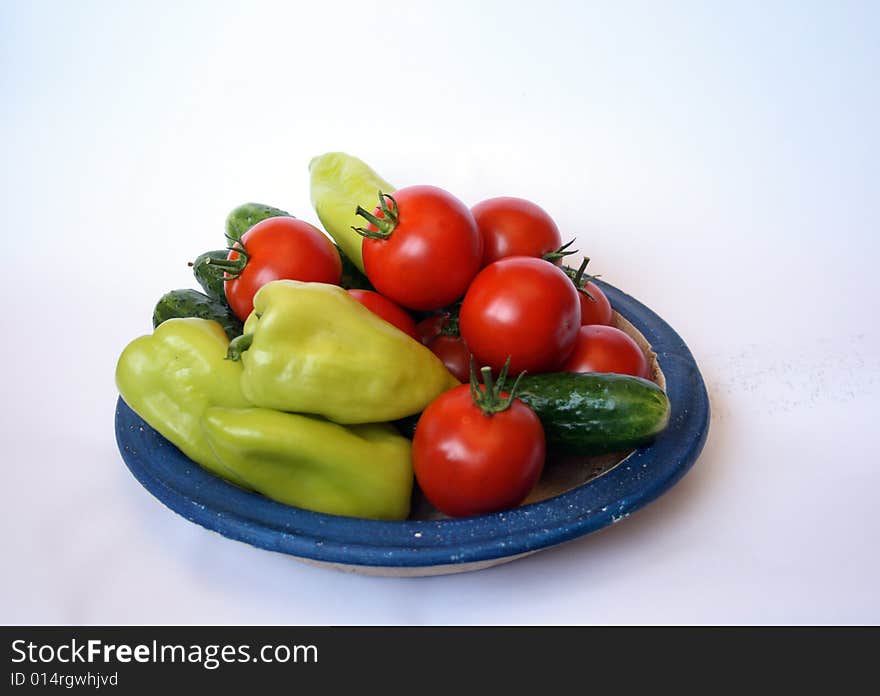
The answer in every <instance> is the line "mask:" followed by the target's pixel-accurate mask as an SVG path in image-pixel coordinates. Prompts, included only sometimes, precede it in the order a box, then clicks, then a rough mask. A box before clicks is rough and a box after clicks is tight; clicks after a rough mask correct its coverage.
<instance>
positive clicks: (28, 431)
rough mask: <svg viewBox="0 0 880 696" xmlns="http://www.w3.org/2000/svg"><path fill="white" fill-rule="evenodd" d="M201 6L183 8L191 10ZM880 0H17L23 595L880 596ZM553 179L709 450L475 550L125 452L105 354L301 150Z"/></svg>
mask: <svg viewBox="0 0 880 696" xmlns="http://www.w3.org/2000/svg"><path fill="white" fill-rule="evenodd" d="M178 5H182V7H180V8H179V7H178ZM878 21H880V5H878V4H877V3H871V2H865V3H852V2H849V3H820V2H815V3H814V2H790V3H783V2H769V3H765V2H749V3H729V2H690V3H682V2H674V3H673V2H668V3H654V2H635V3H633V2H625V3H622V2H615V3H601V4H599V3H589V4H587V3H580V2H568V3H562V2H543V3H533V2H529V3H511V2H505V3H502V2H497V3H495V2H480V3H476V2H462V3H452V2H443V3H436V4H426V3H419V2H407V3H402V2H401V3H396V2H391V1H389V0H386V1H383V2H375V3H374V2H368V1H367V0H360V1H359V2H355V3H345V4H343V3H338V2H309V3H302V4H296V3H283V4H280V5H273V4H262V3H253V2H248V3H244V2H242V3H230V4H227V3H217V2H210V3H204V4H201V3H170V2H169V3H155V2H144V3H136V2H123V3H118V2H109V1H108V2H70V3H68V2H54V3H52V2H15V1H12V2H10V0H3V1H2V2H0V135H2V158H0V159H2V164H0V211H2V227H0V229H2V235H3V263H2V274H3V287H4V297H5V298H6V302H5V304H4V312H3V313H2V319H0V322H2V340H0V346H2V347H0V351H2V370H3V374H4V376H3V378H2V384H3V399H2V402H0V403H2V406H0V408H2V418H0V429H2V430H0V435H2V441H3V458H2V461H3V464H2V475H3V479H2V485H0V519H2V524H3V529H2V540H0V554H2V558H3V572H2V573H0V620H2V621H3V622H4V623H114V624H115V623H144V622H146V623H292V624H362V623H379V624H385V623H392V624H446V623H466V624H471V623H473V624H481V623H505V624H507V623H526V624H545V623H546V624H553V623H578V624H581V623H675V624H678V623H837V622H841V623H877V622H880V593H878V591H877V588H878V586H880V554H878V541H880V522H878V507H880V506H878V489H880V461H878V459H880V457H878V454H880V451H878V445H877V438H878V425H877V423H878V408H877V404H878V399H880V350H878V339H880V331H878V328H877V324H876V321H875V319H876V315H877V310H876V301H877V298H878V295H880V293H878V290H880V282H878V280H877V277H878V271H877V268H878V263H880V254H878V252H880V243H878V236H880V235H878V210H880V203H878V200H880V197H878V194H880V191H878V174H880V172H878V164H877V163H878V158H880V147H878V145H880V137H878V127H877V124H878V123H880V108H878V107H880V97H878V74H880V44H878V42H877V26H878ZM327 150H346V151H349V152H351V153H353V154H356V155H358V156H360V157H361V158H363V159H364V160H365V161H367V162H368V163H370V164H372V165H373V166H374V167H375V168H376V169H377V170H378V171H379V172H380V173H381V174H382V175H383V176H384V177H385V178H387V179H388V180H389V181H391V182H392V183H394V184H396V185H397V186H403V185H406V184H412V183H433V184H436V185H439V186H443V187H445V188H448V189H449V190H451V191H453V192H454V193H456V194H457V195H458V196H459V197H460V198H462V199H463V200H465V201H466V202H468V203H475V202H477V201H479V200H480V199H482V198H485V197H489V196H492V195H501V194H510V195H521V196H525V197H528V198H531V199H533V200H535V201H537V202H539V203H540V204H542V205H543V206H544V207H545V208H546V209H547V210H548V211H550V213H551V214H552V215H553V216H554V217H555V218H556V220H557V221H558V223H559V225H560V227H561V228H562V230H563V232H564V235H565V236H566V237H577V240H578V246H579V247H580V248H581V250H583V251H584V252H585V253H587V254H589V255H590V256H591V257H592V258H593V260H594V261H593V264H592V266H591V268H592V270H593V271H594V272H598V273H602V274H603V276H604V278H605V279H606V280H608V281H609V282H611V283H612V284H614V285H617V286H618V287H620V288H622V289H624V290H626V291H627V292H629V293H631V294H633V295H635V296H636V297H638V298H640V299H641V300H643V301H644V302H646V303H647V304H648V305H649V306H651V307H652V308H653V309H654V310H655V311H657V312H658V313H659V314H660V315H661V316H663V317H664V318H666V319H667V321H669V322H670V323H671V324H672V325H673V326H674V327H675V328H676V329H677V330H678V331H679V333H681V335H682V336H683V337H684V339H685V340H686V341H687V342H688V344H689V345H690V347H691V349H692V351H693V352H694V354H695V356H696V358H697V360H698V362H699V364H700V366H701V368H702V370H703V375H704V377H705V379H706V382H707V384H708V388H709V391H710V395H711V400H712V408H713V418H712V426H711V432H710V435H709V440H708V443H707V445H706V448H705V450H704V453H703V455H702V457H701V458H700V460H699V461H698V462H697V464H696V466H695V467H694V469H693V470H692V471H691V473H689V474H688V475H687V477H686V478H685V479H684V480H683V481H682V482H681V483H680V484H678V485H677V486H676V487H675V488H673V489H672V490H671V491H670V492H669V493H667V494H666V495H665V496H664V497H662V498H661V499H660V500H658V501H657V502H655V503H654V504H652V505H650V506H649V507H647V508H645V509H643V510H642V511H640V512H638V513H637V514H635V515H633V516H632V517H631V518H629V519H628V520H626V521H625V522H623V523H621V524H618V525H615V526H614V527H612V528H609V529H607V530H604V531H601V532H599V533H596V534H593V535H590V536H588V537H584V538H582V539H579V540H576V541H574V542H571V543H569V544H566V545H563V546H561V547H558V548H555V549H551V550H547V551H544V552H541V553H538V554H535V555H533V556H531V557H529V558H527V559H524V560H520V561H517V562H515V563H511V564H508V565H504V566H500V567H497V568H494V569H490V570H485V571H481V572H478V573H471V574H464V575H457V576H449V577H440V578H432V579H421V580H403V579H379V578H367V577H362V576H357V575H346V574H342V573H335V572H332V571H328V570H322V569H317V568H313V567H311V566H307V565H304V564H301V563H298V562H296V561H294V560H291V559H289V558H286V557H283V556H280V555H276V554H272V553H269V552H266V551H261V550H258V549H254V548H251V547H249V546H246V545H244V544H240V543H237V542H233V541H230V540H227V539H225V538H223V537H221V536H219V535H217V534H214V533H212V532H208V531H205V530H203V529H202V528H200V527H198V526H195V525H193V524H190V523H188V522H186V521H185V520H184V519H183V518H181V517H178V516H177V515H175V514H173V513H172V512H170V511H169V510H167V509H166V508H164V507H163V506H162V505H161V504H160V503H158V502H157V501H156V500H154V499H153V498H152V497H151V496H150V495H149V494H148V493H147V492H146V491H145V490H143V489H142V488H141V487H140V486H139V485H138V484H137V482H136V481H135V480H134V479H133V478H132V477H131V475H130V474H129V473H128V471H127V469H126V468H125V466H124V464H123V462H122V460H121V458H120V456H119V454H118V452H117V450H116V443H115V441H114V435H113V414H114V405H115V401H116V389H115V386H114V383H113V370H114V367H115V362H116V358H117V357H118V355H119V352H120V351H121V350H122V348H123V346H124V345H125V344H126V343H127V342H128V341H129V340H131V339H132V338H134V337H135V336H137V335H140V334H142V333H145V332H148V331H149V330H150V313H151V311H152V307H153V305H154V303H155V301H156V299H157V298H158V297H159V296H160V295H161V294H162V293H164V292H165V291H167V290H169V289H171V288H174V287H190V286H192V283H193V281H192V279H191V276H190V274H189V269H188V268H187V267H186V262H187V261H188V260H191V259H192V258H193V257H194V256H196V255H197V254H198V253H199V252H201V251H203V250H205V249H209V248H215V247H217V246H218V243H219V242H221V239H222V229H223V221H224V219H225V216H226V213H227V212H228V211H229V210H230V209H231V208H232V207H234V206H235V205H237V204H239V203H242V202H244V201H247V200H257V201H261V202H265V203H269V204H272V205H276V206H279V207H282V208H285V209H287V210H289V211H291V212H292V213H294V214H295V215H297V216H299V217H304V218H306V219H309V220H311V221H316V219H315V216H314V213H313V211H312V210H311V207H310V205H309V195H308V172H307V165H308V162H309V159H310V158H311V157H312V156H314V155H316V154H319V153H322V152H325V151H327Z"/></svg>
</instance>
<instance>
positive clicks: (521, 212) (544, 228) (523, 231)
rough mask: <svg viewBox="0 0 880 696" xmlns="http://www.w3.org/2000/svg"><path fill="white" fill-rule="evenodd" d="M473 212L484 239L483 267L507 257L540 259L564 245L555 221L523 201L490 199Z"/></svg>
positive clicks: (538, 208) (518, 199)
mask: <svg viewBox="0 0 880 696" xmlns="http://www.w3.org/2000/svg"><path fill="white" fill-rule="evenodd" d="M471 212H472V213H473V214H474V219H475V220H476V221H477V227H479V228H480V234H481V235H482V237H483V265H484V266H488V265H489V264H490V263H492V262H493V261H497V260H498V259H502V258H505V257H507V256H537V257H539V258H540V257H542V256H544V254H549V253H550V252H553V251H556V250H557V249H559V247H560V246H562V237H561V236H560V235H559V228H558V227H557V226H556V223H555V222H553V218H551V217H550V216H549V215H548V214H547V213H546V212H545V211H544V209H543V208H540V207H539V206H537V205H535V204H534V203H532V202H530V201H527V200H524V199H522V198H510V197H506V196H502V197H499V198H490V199H489V200H486V201H483V202H482V203H477V204H476V205H475V206H474V207H473V208H471ZM557 261H558V260H557Z"/></svg>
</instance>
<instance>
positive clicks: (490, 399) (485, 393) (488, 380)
mask: <svg viewBox="0 0 880 696" xmlns="http://www.w3.org/2000/svg"><path fill="white" fill-rule="evenodd" d="M509 367H510V358H507V361H506V362H505V363H504V367H502V368H501V372H499V373H498V380H497V381H496V380H495V379H494V378H493V377H492V368H491V367H488V366H486V367H481V368H480V373H481V374H482V375H483V386H484V389H482V390H481V389H480V383H479V381H478V380H477V372H476V370H474V359H473V357H471V380H470V383H471V384H470V386H471V399H473V402H474V405H475V406H477V407H478V408H479V409H480V410H481V411H482V412H483V415H484V416H491V415H492V414H494V413H501V412H502V411H506V410H507V409H508V408H510V405H511V404H512V403H513V400H514V399H515V398H516V390H517V388H518V387H519V381H520V380H521V379H522V376H523V375H524V374H525V370H523V371H522V372H520V373H519V375H518V376H517V378H516V379H515V380H514V382H513V387H511V389H510V391H509V392H508V394H507V396H502V395H501V393H502V392H503V391H504V382H505V380H506V379H507V370H508V368H509Z"/></svg>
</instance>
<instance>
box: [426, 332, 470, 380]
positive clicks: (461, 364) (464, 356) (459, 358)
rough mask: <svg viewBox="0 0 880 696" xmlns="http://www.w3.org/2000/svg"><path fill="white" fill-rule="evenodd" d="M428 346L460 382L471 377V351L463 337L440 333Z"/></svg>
mask: <svg viewBox="0 0 880 696" xmlns="http://www.w3.org/2000/svg"><path fill="white" fill-rule="evenodd" d="M428 348H430V349H431V352H432V353H433V354H434V355H436V356H437V357H438V358H440V360H441V361H443V364H444V365H446V369H447V370H449V372H451V373H452V376H453V377H455V378H456V379H457V380H458V381H459V382H467V381H468V379H470V371H471V353H470V351H469V350H468V349H467V346H466V345H465V344H464V341H462V340H461V337H456V336H447V335H445V334H440V335H439V336H437V337H436V338H434V340H432V341H431V342H430V343H429V344H428Z"/></svg>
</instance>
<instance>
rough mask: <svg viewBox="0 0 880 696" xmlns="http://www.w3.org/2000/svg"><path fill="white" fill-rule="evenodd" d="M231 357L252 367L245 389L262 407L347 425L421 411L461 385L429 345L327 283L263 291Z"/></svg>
mask: <svg viewBox="0 0 880 696" xmlns="http://www.w3.org/2000/svg"><path fill="white" fill-rule="evenodd" d="M230 357H231V358H232V359H233V360H235V359H239V358H240V359H241V361H242V363H243V364H244V370H243V372H242V376H241V389H242V393H243V394H244V396H245V398H247V399H249V400H250V401H251V402H252V403H253V404H254V405H256V406H261V407H263V408H273V409H277V410H279V411H292V412H295V413H308V414H314V415H320V416H324V417H325V418H328V419H329V420H332V421H335V422H337V423H343V424H352V423H380V422H385V421H391V420H396V419H398V418H403V417H404V416H409V415H412V414H414V413H418V412H419V411H421V410H423V409H424V408H425V407H426V406H427V405H428V404H429V403H430V402H431V401H433V400H434V399H435V398H436V397H437V396H439V395H440V394H441V393H443V392H444V391H446V390H447V389H451V388H452V387H455V386H457V385H458V380H456V379H455V377H453V376H452V375H451V374H449V372H448V371H447V369H446V367H445V366H444V365H443V363H442V362H441V361H440V360H439V358H437V356H436V355H434V354H433V353H432V352H431V351H430V350H428V349H427V348H426V347H425V346H423V345H422V344H421V343H419V342H418V341H416V340H413V339H412V338H411V337H410V336H407V335H406V334H405V333H403V332H402V331H400V330H399V329H397V328H395V327H394V326H392V325H391V324H389V323H388V322H386V321H384V320H383V319H380V318H379V317H378V316H376V315H375V314H373V313H372V312H371V311H370V310H369V309H367V308H366V307H364V306H363V305H362V304H361V303H360V302H358V301H357V300H355V299H354V298H353V297H352V296H351V295H349V294H348V293H347V292H346V291H345V290H343V289H342V288H340V287H338V286H335V285H326V284H324V283H301V282H299V281H295V280H276V281H272V282H271V283H267V284H266V285H264V286H263V287H262V288H260V289H259V290H258V291H257V293H256V295H255V296H254V311H253V312H252V313H251V315H250V316H249V317H248V319H247V321H246V322H245V326H244V334H243V335H242V336H240V337H238V338H237V339H235V340H234V341H232V343H230Z"/></svg>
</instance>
